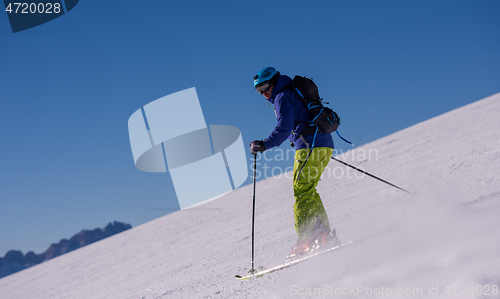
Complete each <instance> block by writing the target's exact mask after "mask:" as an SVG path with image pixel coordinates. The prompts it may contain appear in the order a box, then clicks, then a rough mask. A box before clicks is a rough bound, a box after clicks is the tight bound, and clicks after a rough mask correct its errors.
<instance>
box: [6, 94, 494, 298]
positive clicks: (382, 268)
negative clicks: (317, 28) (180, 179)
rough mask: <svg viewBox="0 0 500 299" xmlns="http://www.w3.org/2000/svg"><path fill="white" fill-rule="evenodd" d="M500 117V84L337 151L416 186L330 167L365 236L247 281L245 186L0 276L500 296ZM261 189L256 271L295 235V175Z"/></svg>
mask: <svg viewBox="0 0 500 299" xmlns="http://www.w3.org/2000/svg"><path fill="white" fill-rule="evenodd" d="M499 117H500V94H496V95H493V96H491V97H488V98H486V99H483V100H481V101H478V102H475V103H472V104H470V105H467V106H464V107H462V108H459V109H456V110H453V111H451V112H448V113H446V114H443V115H441V116H438V117H435V118H432V119H430V120H427V121H425V122H422V123H419V124H417V125H415V126H412V127H410V128H407V129H405V130H402V131H400V132H397V133H395V134H392V135H389V136H387V137H384V138H382V139H379V140H377V141H375V142H372V143H369V144H366V145H364V146H362V147H360V148H356V149H353V150H352V151H351V152H350V153H349V154H346V155H344V156H342V155H339V158H340V159H342V160H344V161H346V162H348V163H352V164H353V165H355V166H357V167H362V168H363V169H365V170H366V171H368V172H370V173H373V174H374V175H378V176H380V177H381V178H384V179H386V180H388V181H390V182H392V183H394V184H396V185H399V186H400V187H403V188H405V189H407V190H410V191H412V192H416V193H415V195H409V194H406V193H404V192H402V191H400V190H397V189H395V188H393V187H390V186H388V185H385V184H383V183H381V182H379V181H376V180H374V179H372V178H369V177H366V176H365V177H364V178H361V179H359V178H355V177H354V178H348V177H346V176H344V177H342V178H335V177H333V176H331V177H330V178H328V177H325V175H324V177H323V179H322V181H321V182H320V185H319V187H318V190H319V192H320V194H321V195H322V198H323V201H324V203H325V207H326V209H327V212H328V215H329V217H330V222H331V224H332V227H334V228H336V229H337V235H338V236H339V238H340V240H341V241H344V242H345V241H350V240H355V243H354V244H352V245H349V246H348V247H346V248H344V249H340V250H338V251H335V252H332V253H331V254H330V253H329V254H325V255H322V256H320V257H317V258H314V259H312V260H309V261H307V262H305V263H302V264H299V265H297V266H294V267H292V268H289V269H285V270H283V271H281V272H277V273H274V274H270V275H267V276H265V277H261V278H259V279H257V280H252V281H244V282H240V281H237V280H236V279H235V278H234V275H235V274H241V275H243V274H246V273H247V271H248V270H249V268H250V266H251V211H252V186H251V185H249V186H245V187H243V188H240V189H238V190H236V191H234V192H232V193H230V194H227V195H225V196H224V197H221V198H219V199H217V200H214V201H212V202H209V203H206V204H204V205H201V206H198V207H195V208H192V209H187V210H184V211H178V212H175V213H172V214H169V215H167V216H164V217H162V218H159V219H156V220H154V221H151V222H149V223H146V224H144V225H141V226H138V227H136V228H133V229H130V230H128V231H125V232H123V233H121V234H118V235H116V236H113V237H110V238H108V239H105V240H103V241H100V242H97V243H94V244H92V245H89V246H87V247H84V248H82V249H79V250H76V251H73V252H70V253H68V254H65V255H63V256H60V257H58V258H55V259H53V260H50V261H48V262H46V263H42V264H40V265H37V266H34V267H32V268H29V269H26V270H23V271H21V272H18V273H15V274H13V275H10V276H8V277H5V278H3V279H0V297H1V298H2V299H8V298H38V299H42V298H47V299H49V298H50V299H56V298H85V299H89V298H106V299H108V298H148V299H149V298H323V297H337V298H375V297H376V294H379V296H377V297H378V298H436V297H444V298H459V297H460V298H499V297H500V295H498V293H495V288H494V287H493V285H497V286H498V285H500V251H499V240H500V230H499V227H500V217H499V216H498V215H499V212H500V209H499V206H500V184H499V178H500V130H499V128H500V118H499ZM369 149H372V153H373V150H377V151H378V158H376V157H374V156H373V155H372V157H371V158H370V157H368V155H367V153H368V150H369ZM363 152H365V154H366V157H363ZM353 154H354V155H353ZM359 160H362V161H359ZM290 163H292V161H290ZM335 169H336V171H337V172H336V174H337V176H339V174H340V170H343V171H344V172H345V174H346V173H347V168H345V167H344V166H342V165H340V164H339V163H337V162H335V161H331V162H330V164H329V169H328V170H327V171H330V172H331V171H332V170H335ZM350 174H351V177H353V173H352V171H351V173H350ZM358 176H359V175H358ZM193 184H195V182H193ZM256 199H257V205H256V210H257V212H256V225H255V228H256V235H255V240H256V252H255V261H256V267H258V266H265V267H272V266H275V265H278V264H280V263H282V262H283V260H284V257H285V256H286V255H287V253H288V252H289V250H290V248H291V247H292V245H293V244H294V242H295V238H296V235H295V230H294V225H293V214H292V204H293V201H294V199H293V193H292V188H291V179H289V178H287V177H286V176H281V177H279V178H277V177H275V178H270V179H267V180H264V181H261V182H259V183H258V184H257V193H256ZM453 285H463V286H464V287H457V286H453ZM447 286H450V288H449V289H448V291H449V292H451V294H445V291H446V288H447ZM469 286H472V287H469ZM477 286H481V288H478V287H477ZM451 287H453V288H451ZM382 288H383V289H382ZM388 288H390V290H391V291H392V296H390V295H387V293H388V291H389V290H388ZM465 288H467V289H465ZM472 288H474V290H472ZM363 289H364V291H363ZM370 290H371V292H372V293H370ZM464 290H465V291H464ZM497 290H498V289H497ZM436 291H437V292H436ZM453 291H456V295H453ZM336 292H337V295H336V294H335V293H336ZM397 292H399V293H400V295H397ZM469 292H470V293H469ZM472 292H477V294H481V293H483V295H482V296H481V295H472ZM342 293H343V294H342ZM401 293H403V295H401ZM405 293H406V294H405ZM314 294H315V295H314ZM380 294H385V295H380ZM460 294H467V295H465V296H459V295H460ZM488 294H490V295H488ZM495 294H497V295H496V296H495Z"/></svg>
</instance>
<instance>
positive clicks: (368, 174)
mask: <svg viewBox="0 0 500 299" xmlns="http://www.w3.org/2000/svg"><path fill="white" fill-rule="evenodd" d="M331 158H332V160H335V161H337V162H339V163H342V164H344V165H345V166H349V167H351V168H353V169H355V170H357V171H359V172H361V173H364V174H366V175H367V176H370V177H372V178H374V179H377V180H379V181H381V182H384V183H386V184H388V185H390V186H392V187H394V188H398V189H399V190H401V191H404V192H406V193H409V194H412V193H411V192H409V191H406V190H405V189H403V188H401V187H398V186H396V185H394V184H391V183H389V182H388V181H386V180H383V179H381V178H379V177H376V176H374V175H373V174H370V173H368V172H366V171H364V170H361V169H359V168H356V167H354V166H352V165H350V164H348V163H346V162H344V161H341V160H339V159H335V158H334V157H331ZM412 195H413V194H412Z"/></svg>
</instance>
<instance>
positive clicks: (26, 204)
mask: <svg viewBox="0 0 500 299" xmlns="http://www.w3.org/2000/svg"><path fill="white" fill-rule="evenodd" d="M499 15H500V2H499V1H494V0H491V1H484V0H481V1H344V0H343V1H196V2H195V1H80V3H79V4H78V5H77V6H76V7H75V8H74V9H73V10H72V11H70V12H69V13H68V14H66V15H64V16H62V17H60V18H58V19H55V20H53V21H51V22H49V23H46V24H43V25H41V26H38V27H35V28H32V29H29V30H26V31H23V32H19V33H16V34H13V33H12V32H11V30H10V25H9V22H8V18H7V13H5V12H4V13H1V12H0V57H1V63H0V91H1V94H0V99H1V102H0V103H1V109H0V113H1V117H0V140H1V147H0V153H1V160H0V161H1V164H0V166H1V167H0V201H1V202H0V256H3V255H4V254H5V253H6V252H7V250H9V249H18V250H22V251H23V252H24V253H26V252H27V251H29V250H34V251H35V252H36V253H41V252H43V251H45V249H46V248H47V247H48V246H49V245H50V243H51V242H57V241H59V239H61V238H64V237H66V238H67V237H70V236H71V235H72V234H74V233H76V232H78V231H80V230H81V229H84V228H86V229H92V228H95V227H103V226H104V225H106V224H107V223H108V222H110V221H113V220H117V221H126V222H128V223H131V224H132V225H133V226H137V225H140V224H142V223H144V222H147V221H149V220H152V219H155V218H157V217H160V216H162V215H165V214H167V213H169V212H171V211H173V210H175V208H176V207H177V201H176V197H175V191H174V189H173V184H172V182H171V179H170V177H169V174H168V173H166V174H165V173H163V174H159V173H144V172H141V171H139V170H137V169H136V168H135V166H134V162H133V158H132V153H131V149H130V143H129V139H128V132H127V121H128V118H129V117H130V115H131V114H132V113H133V112H134V111H136V110H137V109H139V108H140V107H142V106H144V105H145V104H147V103H149V102H151V101H153V100H156V99H158V98H160V97H162V96H165V95H168V94H171V93H174V92H177V91H180V90H184V89H186V88H190V87H196V90H197V92H198V96H199V99H200V103H201V106H202V109H203V112H204V114H205V119H206V122H207V124H225V125H232V126H236V127H238V128H239V129H240V130H241V132H242V136H243V140H244V142H245V144H248V143H250V142H251V141H252V140H254V139H263V138H266V137H267V136H268V135H269V133H270V132H271V131H272V129H273V128H274V125H275V123H276V120H275V117H274V113H273V112H272V109H270V108H269V107H268V105H267V103H266V102H265V100H264V98H263V97H262V96H259V95H258V94H257V93H256V92H255V90H254V89H253V82H252V79H253V76H254V75H255V74H256V73H257V72H258V71H259V70H260V69H262V68H264V67H266V66H274V67H276V68H277V69H278V70H280V71H281V73H282V74H288V75H291V76H293V75H296V74H300V75H306V76H309V77H313V78H314V79H315V82H316V83H317V85H318V86H319V88H320V95H321V96H322V97H324V98H325V99H326V100H327V101H329V102H330V105H329V106H330V107H332V108H333V109H334V110H336V111H337V112H338V113H339V114H340V116H341V118H342V125H341V127H340V132H341V133H342V134H343V135H344V137H347V138H348V139H351V140H352V141H353V142H354V143H355V145H356V146H358V145H362V144H364V143H367V142H370V141H373V140H375V139H378V138H380V137H383V136H385V135H388V134H391V133H393V132H396V131H398V130H401V129H403V128H406V127H408V126H411V125H413V124H416V123H418V122H421V121H423V120H426V119H429V118H431V117H433V116H437V115H439V114H441V113H444V112H446V111H449V110H451V109H454V108H457V107H460V106H463V105H465V104H467V103H470V102H473V101H476V100H479V99H482V98H484V97H486V96H489V95H492V94H495V93H497V92H500V18H499ZM463 121H464V124H463V125H464V126H466V125H467V120H466V119H464V120H463ZM334 141H335V143H336V145H337V147H338V148H339V149H343V150H347V149H349V146H348V145H347V144H344V143H343V142H342V141H340V140H339V139H338V138H337V137H334ZM282 147H283V148H284V149H288V147H289V145H288V144H287V143H286V142H285V143H284V144H283V145H282ZM247 157H248V159H249V161H248V163H249V164H250V163H251V160H250V158H251V155H250V154H249V153H248V155H247ZM291 163H292V162H291V161H288V162H287V163H281V164H279V165H284V166H289V165H291ZM277 165H278V164H277ZM248 183H250V181H248ZM193 184H196V182H193ZM249 200H251V194H249ZM260 200H265V199H264V198H262V199H260ZM326 200H327V199H326ZM292 202H293V199H290V209H291V204H292ZM186 212H187V211H186ZM225 212H227V213H231V211H230V210H227V211H225ZM250 212H251V211H249V213H250ZM290 212H291V211H290ZM207 213H210V211H207ZM249 217H251V216H250V215H249ZM242 220H244V218H243V219H242ZM179 230H182V227H179ZM165 233H169V232H165Z"/></svg>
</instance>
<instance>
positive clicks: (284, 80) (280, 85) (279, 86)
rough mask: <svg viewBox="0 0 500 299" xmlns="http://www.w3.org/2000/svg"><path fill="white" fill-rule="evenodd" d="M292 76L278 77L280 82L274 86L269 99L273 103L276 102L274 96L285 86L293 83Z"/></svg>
mask: <svg viewBox="0 0 500 299" xmlns="http://www.w3.org/2000/svg"><path fill="white" fill-rule="evenodd" d="M292 83H293V81H292V78H290V77H288V76H287V75H281V76H279V78H278V83H276V86H273V92H272V93H271V98H270V99H269V100H268V101H269V102H271V103H274V98H275V97H276V95H277V94H278V93H280V92H281V91H282V89H283V87H285V86H287V85H290V84H292Z"/></svg>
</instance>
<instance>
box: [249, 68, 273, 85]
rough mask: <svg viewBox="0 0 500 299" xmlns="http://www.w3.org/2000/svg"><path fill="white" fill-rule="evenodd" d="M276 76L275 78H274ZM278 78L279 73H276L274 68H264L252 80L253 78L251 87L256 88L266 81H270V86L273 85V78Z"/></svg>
mask: <svg viewBox="0 0 500 299" xmlns="http://www.w3.org/2000/svg"><path fill="white" fill-rule="evenodd" d="M276 75H277V76H276ZM275 76H276V77H279V76H280V72H278V71H277V70H276V69H275V68H273V67H266V68H265V69H263V70H262V71H260V72H259V73H258V74H257V75H256V76H255V77H254V78H253V86H254V87H257V85H259V84H262V83H264V82H266V81H271V84H272V83H273V80H271V79H273V77H275Z"/></svg>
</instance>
